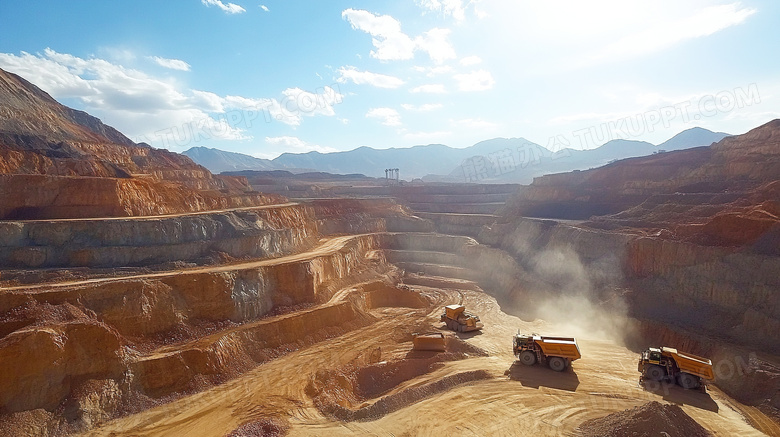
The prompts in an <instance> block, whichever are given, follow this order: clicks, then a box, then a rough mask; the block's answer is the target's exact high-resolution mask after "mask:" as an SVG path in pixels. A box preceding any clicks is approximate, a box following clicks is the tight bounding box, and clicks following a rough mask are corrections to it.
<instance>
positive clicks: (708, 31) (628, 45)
mask: <svg viewBox="0 0 780 437" xmlns="http://www.w3.org/2000/svg"><path fill="white" fill-rule="evenodd" d="M755 13H756V9H752V8H743V7H742V5H741V4H740V3H739V2H737V3H731V4H727V5H717V6H709V7H705V8H702V9H699V10H696V11H694V12H693V13H692V14H690V15H688V16H684V17H680V18H676V19H671V20H659V21H653V20H648V22H650V23H652V24H651V25H650V26H649V27H645V28H642V29H641V30H639V31H636V32H633V33H629V34H628V35H626V36H624V37H622V38H620V39H618V40H617V41H615V42H613V43H611V44H608V45H607V46H606V47H604V48H603V49H602V50H599V51H597V52H595V53H592V54H590V55H588V56H587V59H586V60H585V62H586V63H589V62H594V61H600V60H614V59H620V58H624V57H627V56H636V55H641V54H645V53H651V52H654V51H657V50H660V49H663V48H667V47H670V46H673V45H675V44H677V43H679V42H682V41H685V40H688V39H694V38H699V37H703V36H709V35H712V34H714V33H716V32H718V31H720V30H723V29H726V28H728V27H731V26H735V25H738V24H741V23H743V22H744V21H745V20H746V19H747V18H748V17H750V16H751V15H753V14H755Z"/></svg>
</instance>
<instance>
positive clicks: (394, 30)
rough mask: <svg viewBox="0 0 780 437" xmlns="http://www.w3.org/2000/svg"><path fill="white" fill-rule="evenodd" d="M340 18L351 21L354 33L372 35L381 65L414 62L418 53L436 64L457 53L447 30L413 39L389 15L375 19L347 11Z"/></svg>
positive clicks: (359, 12)
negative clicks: (412, 60)
mask: <svg viewBox="0 0 780 437" xmlns="http://www.w3.org/2000/svg"><path fill="white" fill-rule="evenodd" d="M341 17H342V18H344V19H346V20H347V21H349V23H350V25H351V26H352V28H353V29H357V30H362V31H363V32H366V33H368V34H369V35H371V37H372V38H371V43H372V44H373V45H374V47H375V48H376V50H372V51H371V52H370V55H371V57H372V58H376V59H379V60H380V61H398V60H406V59H412V58H414V52H415V51H416V50H422V51H424V52H426V53H428V55H429V56H430V57H431V59H432V60H433V61H434V62H436V63H441V62H443V61H445V60H447V59H452V58H454V57H455V49H454V48H453V47H452V45H451V44H450V43H449V41H448V40H447V36H448V35H449V33H450V31H449V30H448V29H439V28H434V29H431V30H429V31H427V32H425V33H423V34H422V35H420V36H418V37H417V38H414V39H412V38H411V37H409V35H407V34H405V33H404V32H402V31H401V23H400V22H399V21H398V20H396V19H395V18H393V17H391V16H390V15H375V14H373V13H371V12H368V11H365V10H357V9H345V10H344V11H343V12H342V13H341Z"/></svg>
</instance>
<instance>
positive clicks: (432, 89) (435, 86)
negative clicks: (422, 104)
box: [409, 83, 447, 94]
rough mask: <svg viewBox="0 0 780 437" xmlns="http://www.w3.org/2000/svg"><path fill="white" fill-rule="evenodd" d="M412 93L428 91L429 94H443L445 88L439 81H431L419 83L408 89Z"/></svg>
mask: <svg viewBox="0 0 780 437" xmlns="http://www.w3.org/2000/svg"><path fill="white" fill-rule="evenodd" d="M409 92H412V93H429V94H443V93H446V92H447V90H446V89H444V85H442V84H440V83H432V84H427V85H420V86H418V87H414V88H412V89H410V90H409Z"/></svg>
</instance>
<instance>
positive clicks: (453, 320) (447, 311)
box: [441, 305, 484, 332]
mask: <svg viewBox="0 0 780 437" xmlns="http://www.w3.org/2000/svg"><path fill="white" fill-rule="evenodd" d="M441 321H442V322H444V323H445V324H446V325H447V328H448V329H450V330H452V331H455V332H470V331H476V330H477V329H482V327H483V326H484V325H483V324H482V322H481V321H480V320H479V316H476V315H474V314H470V313H467V312H466V307H464V306H463V305H447V306H446V307H444V313H443V314H442V315H441Z"/></svg>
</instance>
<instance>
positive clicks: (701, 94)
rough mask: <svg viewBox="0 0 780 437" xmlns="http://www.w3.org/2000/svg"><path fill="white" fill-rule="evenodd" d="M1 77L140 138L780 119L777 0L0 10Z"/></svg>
mask: <svg viewBox="0 0 780 437" xmlns="http://www.w3.org/2000/svg"><path fill="white" fill-rule="evenodd" d="M0 20H2V23H3V26H2V27H0V68H3V69H6V70H8V71H11V72H14V73H17V74H20V75H22V76H23V77H25V78H26V79H28V80H30V81H31V82H33V83H35V84H36V85H38V86H40V87H41V88H42V89H44V90H45V91H47V92H49V93H50V94H51V95H52V96H53V97H55V98H56V99H58V100H59V101H61V102H63V103H65V104H67V105H69V106H72V107H75V108H77V109H82V110H85V111H87V112H89V113H91V114H93V115H96V116H98V117H100V118H101V119H102V120H103V121H104V122H106V123H108V124H110V125H112V126H114V127H116V128H118V129H119V130H121V131H122V132H124V133H125V134H126V135H128V136H129V137H130V138H132V139H134V140H136V141H145V142H148V143H150V144H152V145H154V146H156V147H165V148H168V149H171V150H174V151H179V152H180V151H184V150H186V149H188V148H189V147H193V146H207V147H217V148H220V149H223V150H230V151H235V152H241V153H247V154H251V155H254V156H258V157H264V158H272V157H275V156H278V155H279V154H280V153H283V152H305V151H310V150H319V151H336V150H350V149H353V148H356V147H359V146H372V147H376V148H387V147H409V146H413V145H417V144H430V143H442V144H447V145H450V146H453V147H466V146H470V145H472V144H474V143H476V142H478V141H481V140H485V139H489V138H495V137H524V138H527V139H529V140H531V141H534V142H536V143H539V144H541V145H543V146H546V147H548V148H551V149H557V148H561V147H572V148H592V147H595V146H597V145H600V144H602V143H604V142H606V141H607V140H609V139H614V138H629V139H638V140H646V141H650V142H653V143H659V142H661V141H663V140H665V139H667V138H669V137H671V136H672V135H674V134H676V133H677V132H679V131H681V130H684V129H687V128H690V127H693V126H702V127H705V128H708V129H711V130H716V131H726V132H729V133H742V132H745V131H747V130H749V129H751V128H753V127H756V126H758V125H760V124H763V123H765V122H767V121H769V120H771V119H774V118H778V117H780V97H778V93H780V74H779V73H780V57H778V56H777V44H778V43H780V26H777V23H780V5H778V2H775V1H758V0H755V1H742V2H734V1H729V0H725V1H720V0H691V1H686V2H678V1H667V0H660V1H653V2H649V1H648V2H639V1H637V2H626V1H623V0H620V1H617V0H610V1H607V0H594V1H588V2H583V1H578V0H566V1H563V0H561V1H544V2H531V1H509V0H507V1H488V0H482V1H462V0H409V1H393V2H390V1H373V2H355V1H327V2H325V1H274V0H263V1H248V0H234V1H233V2H228V1H224V0H223V1H218V0H188V1H185V0H178V1H166V2H160V1H140V0H136V1H133V2H118V1H111V2H109V1H73V2H62V1H35V2H27V1H14V0H4V1H2V2H0Z"/></svg>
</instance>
